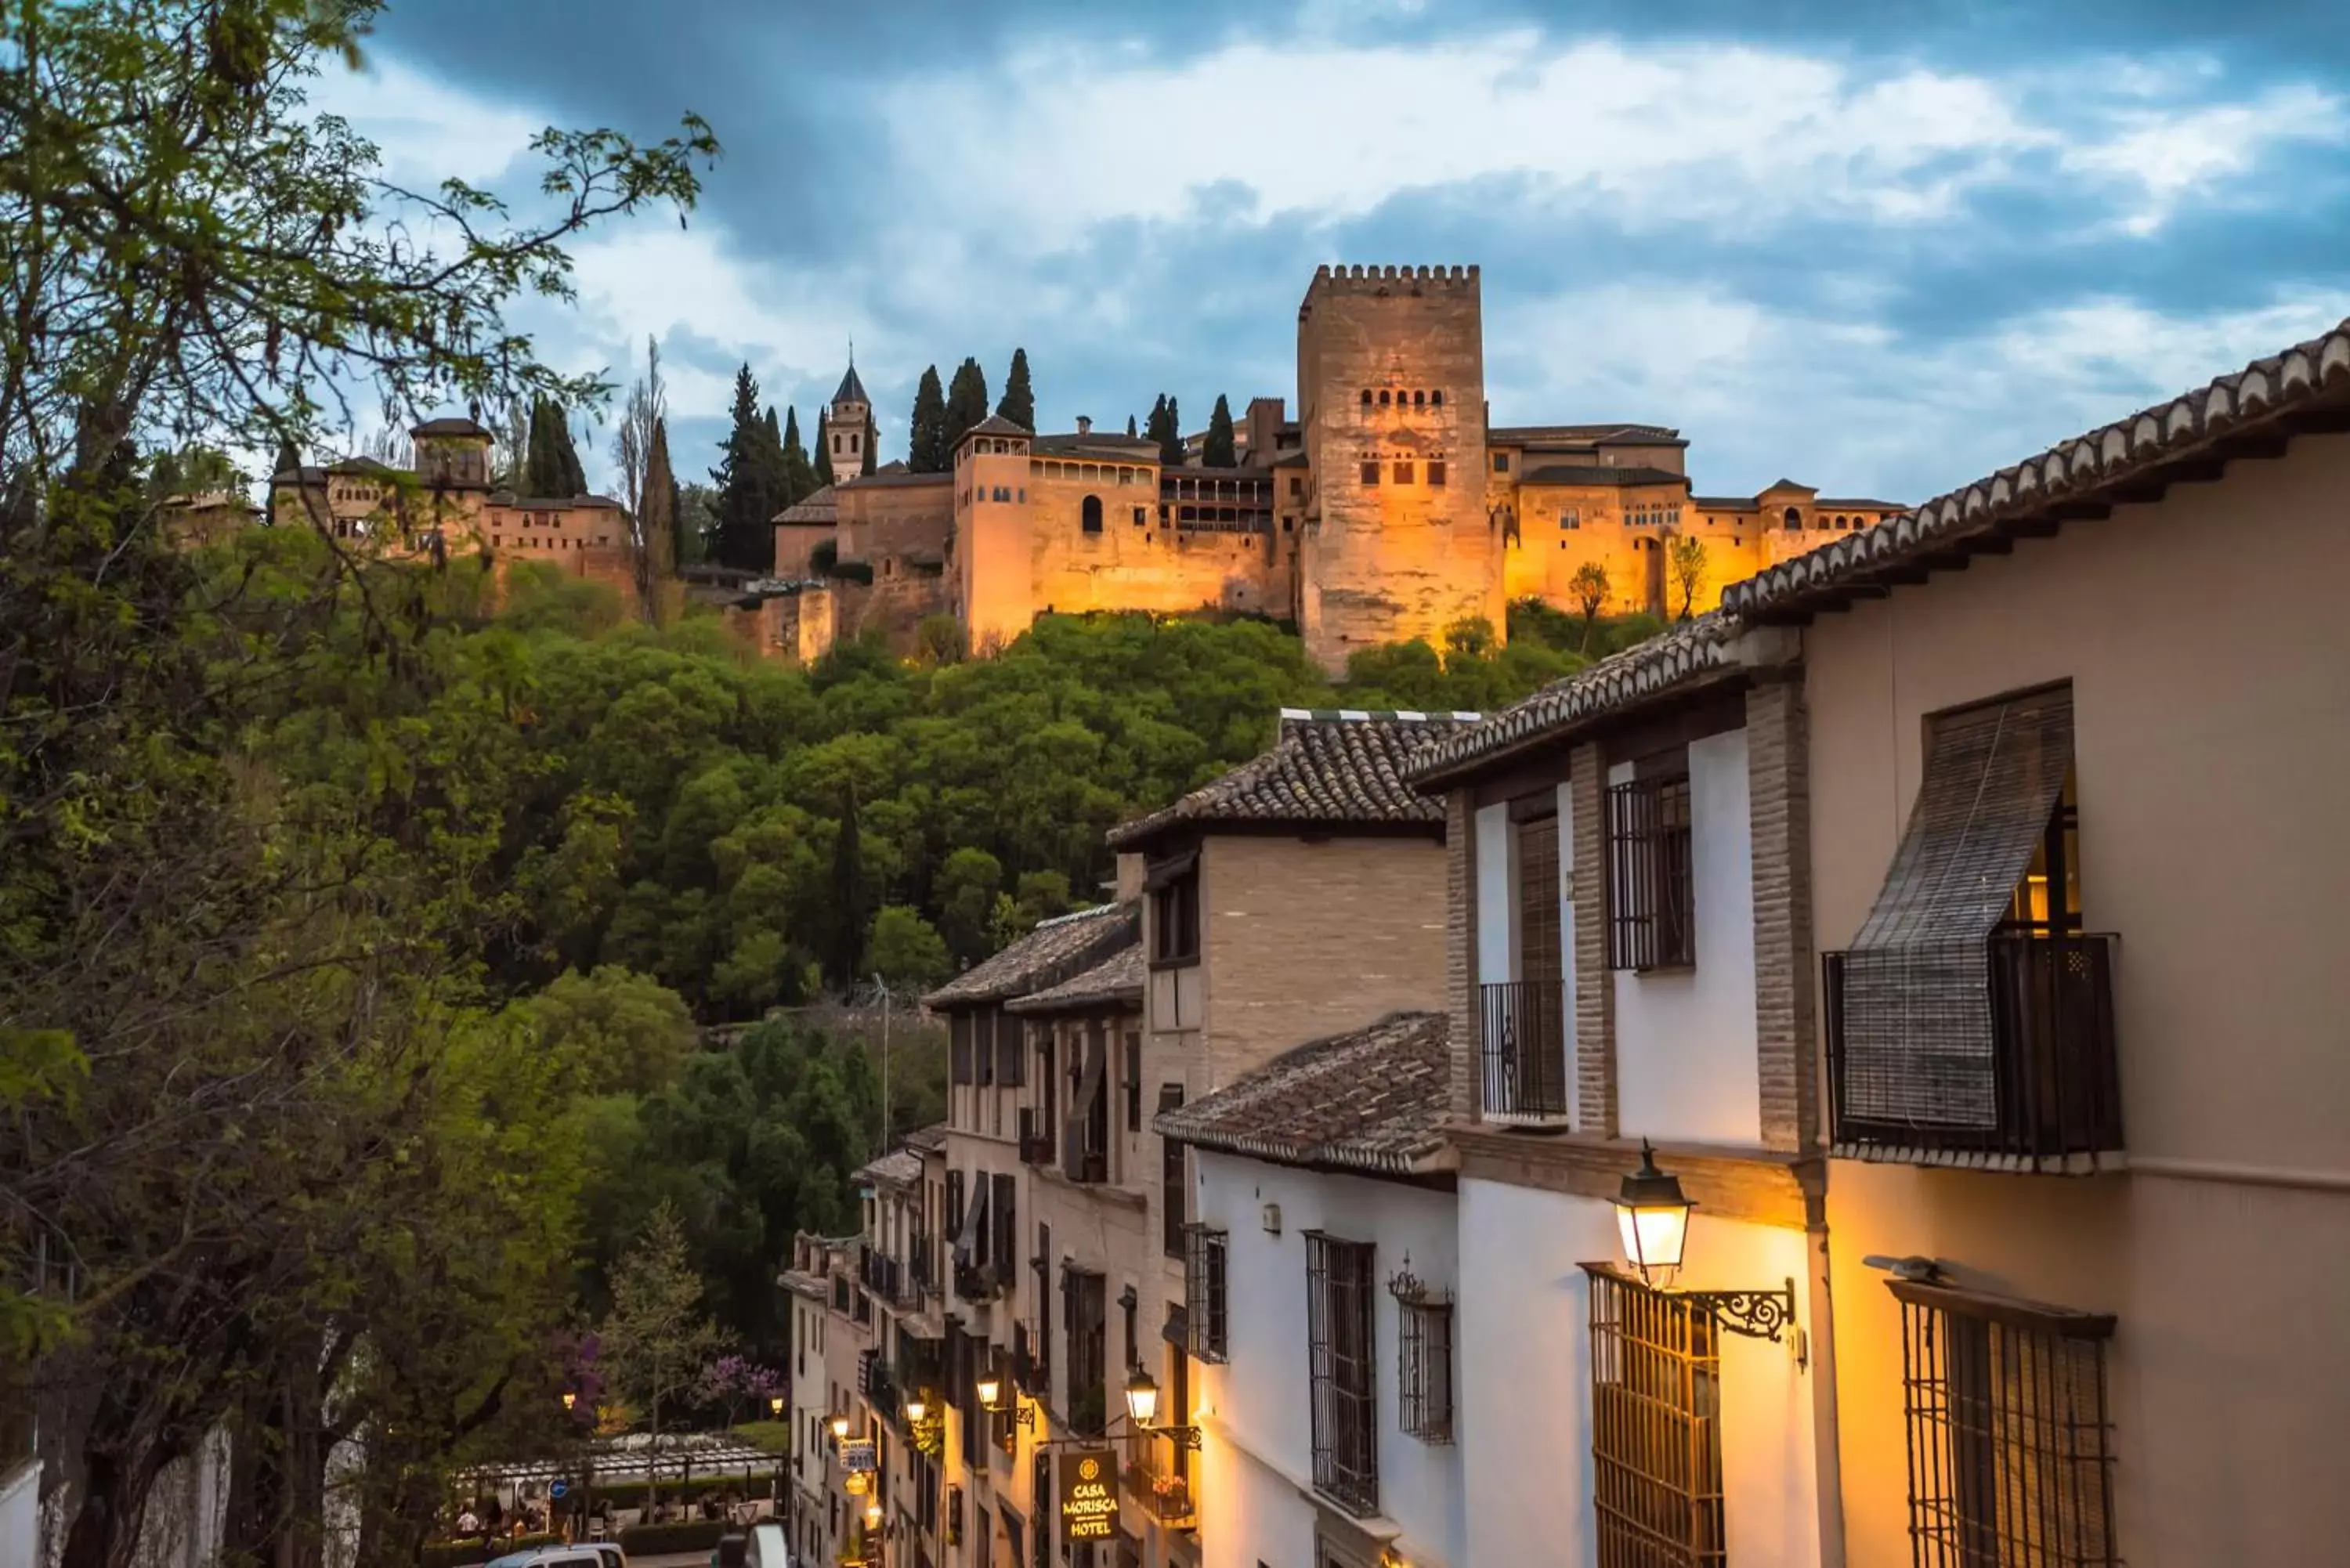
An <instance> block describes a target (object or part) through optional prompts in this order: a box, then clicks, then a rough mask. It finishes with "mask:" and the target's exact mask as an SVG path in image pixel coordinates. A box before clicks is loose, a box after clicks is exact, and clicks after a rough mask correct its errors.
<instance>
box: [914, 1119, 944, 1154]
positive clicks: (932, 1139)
mask: <svg viewBox="0 0 2350 1568" xmlns="http://www.w3.org/2000/svg"><path fill="white" fill-rule="evenodd" d="M946 1146H947V1124H946V1123H944V1122H932V1123H931V1125H930V1126H928V1127H917V1128H915V1129H914V1130H913V1131H912V1132H910V1133H908V1134H907V1135H906V1147H908V1148H911V1149H918V1150H920V1152H921V1153H923V1154H936V1153H938V1152H939V1150H941V1149H942V1148H944V1147H946Z"/></svg>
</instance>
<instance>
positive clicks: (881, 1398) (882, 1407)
mask: <svg viewBox="0 0 2350 1568" xmlns="http://www.w3.org/2000/svg"><path fill="white" fill-rule="evenodd" d="M857 1391H858V1393H859V1394H862V1395H863V1396H865V1402H866V1403H867V1404H868V1405H870V1406H872V1407H873V1413H874V1414H875V1415H876V1416H878V1417H880V1418H881V1419H882V1420H884V1421H895V1420H896V1419H897V1417H898V1375H897V1371H896V1369H895V1368H893V1367H892V1366H890V1365H889V1363H888V1362H886V1361H884V1360H882V1359H881V1354H880V1352H879V1351H875V1350H868V1351H866V1352H864V1353H863V1354H862V1355H859V1356H858V1358H857Z"/></svg>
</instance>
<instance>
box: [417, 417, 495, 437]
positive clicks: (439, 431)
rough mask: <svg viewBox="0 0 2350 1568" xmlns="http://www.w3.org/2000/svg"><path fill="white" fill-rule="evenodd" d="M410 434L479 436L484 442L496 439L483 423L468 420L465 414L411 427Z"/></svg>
mask: <svg viewBox="0 0 2350 1568" xmlns="http://www.w3.org/2000/svg"><path fill="white" fill-rule="evenodd" d="M408 433H409V434H410V435H412V436H479V437H481V438H482V439H483V440H484V441H492V440H494V439H495V438H494V436H492V435H491V433H490V431H489V430H488V428H487V427H486V426H484V424H483V423H482V421H479V420H472V419H467V418H466V417H465V416H464V415H463V414H452V415H449V416H446V417H444V418H442V419H437V420H426V421H424V422H423V423H422V424H421V425H411V426H409V427H408Z"/></svg>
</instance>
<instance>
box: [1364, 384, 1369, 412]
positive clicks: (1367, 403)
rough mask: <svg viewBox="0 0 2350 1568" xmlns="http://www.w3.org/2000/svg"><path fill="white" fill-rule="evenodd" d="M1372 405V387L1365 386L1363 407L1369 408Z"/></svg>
mask: <svg viewBox="0 0 2350 1568" xmlns="http://www.w3.org/2000/svg"><path fill="white" fill-rule="evenodd" d="M1370 406H1371V389H1369V388H1368V387H1365V388H1364V389H1363V407H1365V408H1369V407H1370Z"/></svg>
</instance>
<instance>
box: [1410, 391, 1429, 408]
mask: <svg viewBox="0 0 2350 1568" xmlns="http://www.w3.org/2000/svg"><path fill="white" fill-rule="evenodd" d="M1411 406H1412V407H1413V408H1415V409H1419V408H1425V407H1427V406H1428V394H1427V393H1426V392H1414V393H1413V394H1412V395H1411Z"/></svg>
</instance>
